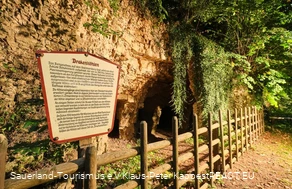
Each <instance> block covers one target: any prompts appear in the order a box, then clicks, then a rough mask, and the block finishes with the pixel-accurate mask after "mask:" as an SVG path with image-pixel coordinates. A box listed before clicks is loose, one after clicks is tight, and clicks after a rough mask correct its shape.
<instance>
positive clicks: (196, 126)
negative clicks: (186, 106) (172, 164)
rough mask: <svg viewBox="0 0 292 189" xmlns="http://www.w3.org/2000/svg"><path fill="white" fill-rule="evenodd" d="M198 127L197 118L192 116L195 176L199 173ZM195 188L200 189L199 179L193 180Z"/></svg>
mask: <svg viewBox="0 0 292 189" xmlns="http://www.w3.org/2000/svg"><path fill="white" fill-rule="evenodd" d="M198 127H199V125H198V117H197V114H195V115H194V122H193V129H194V134H193V137H194V157H195V162H194V163H195V175H198V174H200V171H199V163H200V162H199V161H200V159H199V151H198V149H199V133H198V129H199V128H198ZM195 188H196V189H198V188H200V183H199V179H198V178H195Z"/></svg>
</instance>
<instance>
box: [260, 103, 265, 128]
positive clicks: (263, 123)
mask: <svg viewBox="0 0 292 189" xmlns="http://www.w3.org/2000/svg"><path fill="white" fill-rule="evenodd" d="M261 114H262V116H261V117H262V127H263V132H265V116H264V107H262V113H261Z"/></svg>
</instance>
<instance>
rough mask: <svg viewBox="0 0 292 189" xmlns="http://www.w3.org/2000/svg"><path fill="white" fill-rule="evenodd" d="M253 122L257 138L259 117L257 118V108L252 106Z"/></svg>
mask: <svg viewBox="0 0 292 189" xmlns="http://www.w3.org/2000/svg"><path fill="white" fill-rule="evenodd" d="M254 123H255V130H256V139H257V140H258V138H259V119H258V113H257V108H256V107H255V106H254Z"/></svg>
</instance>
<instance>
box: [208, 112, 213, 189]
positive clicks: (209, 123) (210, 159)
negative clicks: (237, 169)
mask: <svg viewBox="0 0 292 189" xmlns="http://www.w3.org/2000/svg"><path fill="white" fill-rule="evenodd" d="M208 131H209V169H210V170H209V171H210V172H213V171H214V165H213V129H212V114H211V112H209V116H208ZM213 181H214V180H213V178H211V179H210V185H211V187H213Z"/></svg>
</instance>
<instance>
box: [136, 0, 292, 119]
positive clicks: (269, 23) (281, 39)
mask: <svg viewBox="0 0 292 189" xmlns="http://www.w3.org/2000/svg"><path fill="white" fill-rule="evenodd" d="M141 2H143V4H144V5H148V8H149V9H150V10H151V13H152V14H154V15H155V16H157V17H159V18H160V19H161V20H164V21H165V22H167V23H169V26H170V31H171V32H173V31H179V32H177V33H173V35H170V36H171V39H170V40H171V41H172V45H171V47H172V51H173V53H172V56H173V57H172V58H173V60H174V63H175V69H174V75H175V76H174V77H175V82H174V96H173V100H174V106H175V109H176V110H177V112H178V113H180V112H182V110H181V108H182V105H181V104H182V103H183V101H184V100H185V98H186V97H185V96H186V95H185V92H184V91H185V88H184V87H183V84H184V83H183V82H182V81H184V80H185V79H186V73H187V72H186V71H185V70H184V69H188V68H189V67H188V66H187V62H190V61H192V58H191V57H192V56H194V55H195V54H196V53H197V52H198V51H199V52H201V53H203V54H201V55H203V57H207V56H209V58H208V61H209V62H212V61H213V60H214V61H215V62H216V61H221V63H222V64H225V65H226V62H224V61H223V60H222V59H218V57H217V58H216V56H218V55H219V54H220V53H218V51H217V52H215V53H214V51H206V50H205V51H204V50H202V48H205V47H206V45H205V46H204V47H201V49H200V48H195V46H198V43H195V41H197V39H198V37H199V38H200V39H204V41H206V40H209V43H210V44H211V43H212V44H216V45H217V46H218V47H220V48H222V51H224V52H225V53H226V54H225V55H224V56H225V57H228V58H229V61H230V64H229V66H230V67H231V68H232V71H233V74H232V78H231V80H232V81H233V82H232V84H233V85H238V84H239V85H245V86H247V87H248V89H249V92H250V94H251V95H252V96H253V97H254V100H253V104H255V105H265V106H266V107H275V108H280V109H286V110H287V111H288V110H291V109H292V108H291V89H292V88H291V78H292V77H291V76H292V73H291V71H292V31H291V30H292V2H291V0H248V1H247V0H203V1H201V0H155V1H147V0H143V1H141ZM179 43H181V44H184V45H181V46H179V45H178V44H179ZM200 44H201V43H200ZM205 44H208V43H205ZM208 48H209V47H206V49H208ZM179 53H180V55H178V54H179ZM201 57H202V56H201ZM196 58H198V56H197V57H194V59H196ZM201 63H204V61H202V62H201ZM212 65H215V64H212ZM212 65H210V66H211V67H212ZM215 67H216V66H215ZM215 67H214V69H215ZM197 68H198V67H197ZM208 68H209V69H210V67H208ZM201 69H202V70H201V71H202V72H204V71H207V72H209V71H210V70H206V67H205V68H204V65H201ZM204 69H205V70H204ZM226 73H227V72H226ZM211 75H212V74H211ZM211 75H210V74H209V75H207V77H208V76H210V77H212V76H211ZM176 79H177V81H176ZM201 79H202V80H204V78H201ZM205 79H206V80H205V81H203V82H202V85H201V87H202V88H201V91H202V93H205V95H206V93H208V91H207V88H208V87H210V83H208V81H207V80H208V79H209V80H210V78H205ZM213 81H214V80H213ZM234 81H235V82H234ZM208 85H209V86H208ZM227 90H228V89H227ZM204 91H205V92H204ZM206 91H207V92H206ZM207 95H208V94H207ZM213 96H214V95H213ZM210 100H211V99H205V100H204V101H205V102H203V103H205V107H206V106H208V103H209V102H208V101H210ZM209 104H210V103H209ZM216 105H218V103H217V104H216V103H214V104H213V106H216ZM219 107H220V106H218V108H219ZM207 110H209V109H207Z"/></svg>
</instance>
